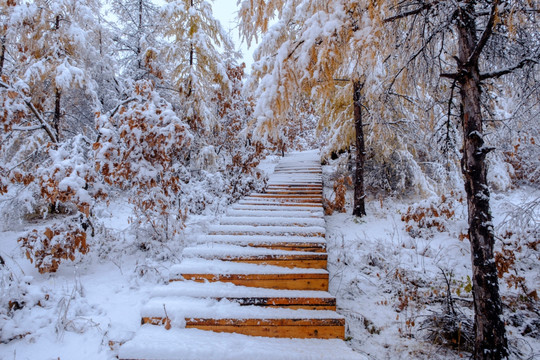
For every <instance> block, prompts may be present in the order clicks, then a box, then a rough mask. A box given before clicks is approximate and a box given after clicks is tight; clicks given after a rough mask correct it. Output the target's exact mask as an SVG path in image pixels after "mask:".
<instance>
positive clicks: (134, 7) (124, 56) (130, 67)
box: [111, 0, 163, 81]
mask: <svg viewBox="0 0 540 360" xmlns="http://www.w3.org/2000/svg"><path fill="white" fill-rule="evenodd" d="M111 9H112V11H113V14H114V15H115V16H116V17H117V18H118V20H117V21H116V22H114V23H113V24H112V26H113V27H114V30H115V34H114V37H113V40H114V42H115V44H116V46H115V52H116V53H117V54H118V56H119V58H120V64H121V68H122V75H123V77H125V78H126V79H129V80H134V81H138V80H141V79H143V78H152V77H155V76H156V75H157V76H158V77H159V75H160V67H159V66H158V65H157V64H155V61H156V57H157V54H158V52H159V48H160V44H159V40H158V38H157V37H158V36H159V33H160V28H161V26H162V25H163V24H162V23H161V19H160V16H159V15H160V13H159V10H160V8H159V6H157V5H156V4H155V3H154V2H152V1H150V0H114V1H112V3H111ZM152 75H153V76H152Z"/></svg>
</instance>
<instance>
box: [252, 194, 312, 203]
mask: <svg viewBox="0 0 540 360" xmlns="http://www.w3.org/2000/svg"><path fill="white" fill-rule="evenodd" d="M242 201H243V202H253V201H259V202H262V203H264V202H277V203H287V202H288V203H320V202H321V201H322V196H317V195H296V196H294V195H275V194H254V195H250V196H246V197H245V198H244V199H243V200H242Z"/></svg>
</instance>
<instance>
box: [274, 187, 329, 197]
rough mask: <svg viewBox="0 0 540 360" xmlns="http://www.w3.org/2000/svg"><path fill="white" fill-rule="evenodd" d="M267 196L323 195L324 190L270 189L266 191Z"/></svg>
mask: <svg viewBox="0 0 540 360" xmlns="http://www.w3.org/2000/svg"><path fill="white" fill-rule="evenodd" d="M264 193H265V194H275V195H318V196H321V195H322V189H319V190H315V189H311V190H310V189H286V188H268V189H266V190H265V191H264Z"/></svg>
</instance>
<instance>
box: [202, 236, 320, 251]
mask: <svg viewBox="0 0 540 360" xmlns="http://www.w3.org/2000/svg"><path fill="white" fill-rule="evenodd" d="M198 243H199V244H205V245H209V246H212V244H232V245H236V246H246V247H253V248H265V249H273V250H285V251H305V252H316V253H319V252H326V241H325V240H324V238H322V237H321V238H319V237H306V236H285V235H273V236H267V235H205V236H201V237H200V238H199V239H198Z"/></svg>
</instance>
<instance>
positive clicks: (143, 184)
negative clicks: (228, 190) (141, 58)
mask: <svg viewBox="0 0 540 360" xmlns="http://www.w3.org/2000/svg"><path fill="white" fill-rule="evenodd" d="M132 96H133V97H132V100H131V101H130V102H127V103H126V104H124V105H122V106H120V107H119V109H118V111H116V112H115V113H113V114H99V113H98V114H97V117H96V126H97V128H98V131H99V133H100V136H99V138H98V140H97V141H96V142H95V143H94V145H93V148H94V151H95V163H96V169H97V170H98V171H99V173H100V175H101V176H102V177H103V180H104V181H105V182H106V183H107V184H109V185H111V186H114V187H117V188H119V189H122V190H125V191H127V192H128V193H129V200H130V202H131V203H132V204H133V205H134V211H135V216H134V217H133V223H134V224H135V225H136V226H141V227H145V228H147V229H148V230H149V234H151V236H152V238H155V239H159V240H169V239H172V238H175V237H176V236H178V235H179V233H180V231H181V229H182V228H183V223H184V220H185V219H184V217H185V215H186V213H185V211H186V210H185V209H184V206H183V204H181V203H180V201H179V195H180V192H181V179H180V175H181V174H182V173H185V169H184V163H185V157H186V155H187V153H188V152H189V145H190V142H191V138H192V136H191V134H190V132H189V129H188V126H187V125H186V124H185V123H184V122H182V121H181V120H180V119H179V118H178V116H176V114H175V113H174V111H173V110H172V107H171V105H170V104H169V103H168V102H166V101H165V100H164V99H163V98H161V96H160V95H159V94H158V93H157V92H156V91H155V90H154V85H153V84H152V83H151V82H150V81H139V82H137V83H136V84H135V88H134V89H133V94H132Z"/></svg>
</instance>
